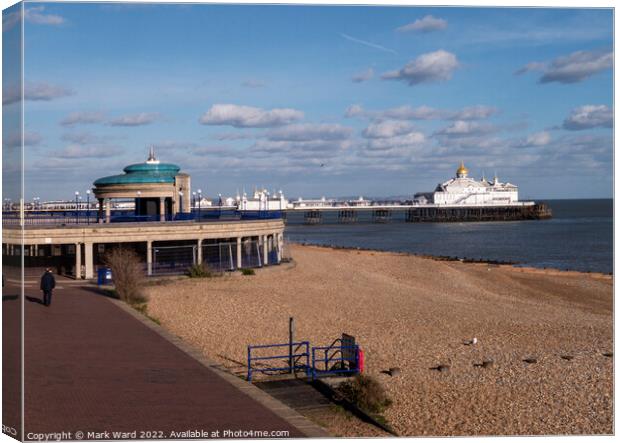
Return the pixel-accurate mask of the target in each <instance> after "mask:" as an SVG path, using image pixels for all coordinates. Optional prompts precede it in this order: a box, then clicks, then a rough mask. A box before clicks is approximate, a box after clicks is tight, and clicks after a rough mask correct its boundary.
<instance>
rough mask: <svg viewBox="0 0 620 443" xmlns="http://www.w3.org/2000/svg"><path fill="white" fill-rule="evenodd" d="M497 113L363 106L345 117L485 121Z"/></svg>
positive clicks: (476, 109) (478, 108)
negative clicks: (369, 108)
mask: <svg viewBox="0 0 620 443" xmlns="http://www.w3.org/2000/svg"><path fill="white" fill-rule="evenodd" d="M497 112H498V109H497V108H495V107H493V106H485V105H476V106H468V107H465V108H463V109H461V110H459V111H449V110H446V109H437V108H432V107H430V106H424V105H423V106H418V107H416V108H414V107H412V106H409V105H404V106H398V107H395V108H388V109H384V110H376V111H369V110H366V109H364V108H363V107H362V106H361V105H351V106H349V107H348V108H347V110H346V111H345V117H349V118H350V117H363V118H371V119H376V120H385V119H391V120H443V119H445V120H483V119H486V118H489V117H491V116H492V115H494V114H496V113H497Z"/></svg>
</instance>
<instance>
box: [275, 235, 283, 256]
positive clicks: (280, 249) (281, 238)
mask: <svg viewBox="0 0 620 443" xmlns="http://www.w3.org/2000/svg"><path fill="white" fill-rule="evenodd" d="M275 237H276V238H277V239H278V242H277V243H276V248H277V251H278V263H280V262H281V261H282V243H283V241H284V239H283V236H282V234H276V236H275Z"/></svg>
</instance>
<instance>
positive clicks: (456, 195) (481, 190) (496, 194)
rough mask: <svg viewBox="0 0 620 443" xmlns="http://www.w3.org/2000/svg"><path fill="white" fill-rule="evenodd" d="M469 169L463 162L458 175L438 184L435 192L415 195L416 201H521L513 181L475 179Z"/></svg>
mask: <svg viewBox="0 0 620 443" xmlns="http://www.w3.org/2000/svg"><path fill="white" fill-rule="evenodd" d="M468 174H469V170H468V169H467V168H466V167H465V165H464V164H463V162H461V165H460V166H459V167H458V169H457V170H456V175H455V176H454V177H453V178H451V179H449V180H447V181H445V182H443V183H440V184H438V185H437V187H436V188H435V191H433V192H421V193H417V194H415V196H414V202H416V203H419V204H434V205H449V206H453V205H462V206H468V205H474V206H478V205H510V204H513V203H518V202H519V188H518V187H517V186H516V185H513V184H512V183H507V182H506V183H502V182H500V181H499V179H498V178H497V174H496V175H495V177H494V178H493V180H491V181H489V180H487V179H486V178H485V177H482V178H481V179H480V180H475V179H473V178H471V177H468Z"/></svg>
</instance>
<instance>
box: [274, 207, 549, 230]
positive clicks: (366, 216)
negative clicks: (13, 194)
mask: <svg viewBox="0 0 620 443" xmlns="http://www.w3.org/2000/svg"><path fill="white" fill-rule="evenodd" d="M282 212H283V213H284V214H286V215H285V216H284V217H283V218H284V220H285V221H286V223H287V224H298V223H303V224H307V225H318V224H333V223H338V224H352V223H391V222H408V223H423V222H425V223H433V222H435V223H448V222H487V221H517V220H544V219H549V218H551V217H552V216H553V213H552V210H551V208H549V207H548V206H547V205H546V204H544V203H535V202H519V203H513V204H507V205H478V206H473V205H471V206H470V205H467V206H466V205H415V204H413V205H412V204H400V205H398V204H386V205H364V206H324V207H313V208H289V209H287V210H284V211H282Z"/></svg>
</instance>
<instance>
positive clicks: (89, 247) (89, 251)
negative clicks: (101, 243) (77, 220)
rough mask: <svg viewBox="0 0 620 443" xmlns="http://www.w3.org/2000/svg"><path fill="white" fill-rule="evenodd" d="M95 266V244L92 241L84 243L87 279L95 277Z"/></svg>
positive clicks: (85, 275) (85, 276) (85, 274)
mask: <svg viewBox="0 0 620 443" xmlns="http://www.w3.org/2000/svg"><path fill="white" fill-rule="evenodd" d="M93 268H94V262H93V244H92V242H88V243H84V278H85V279H86V280H89V279H91V278H94V277H95V272H94V269H93Z"/></svg>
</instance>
